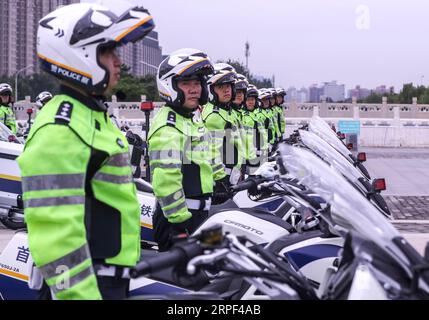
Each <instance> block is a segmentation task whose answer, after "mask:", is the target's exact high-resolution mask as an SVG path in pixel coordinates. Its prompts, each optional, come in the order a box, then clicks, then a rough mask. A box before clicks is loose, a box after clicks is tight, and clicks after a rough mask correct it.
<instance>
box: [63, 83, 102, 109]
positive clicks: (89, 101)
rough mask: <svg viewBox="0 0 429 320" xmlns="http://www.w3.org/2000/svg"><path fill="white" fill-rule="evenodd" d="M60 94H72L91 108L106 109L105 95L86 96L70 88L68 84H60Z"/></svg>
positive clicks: (71, 95)
mask: <svg viewBox="0 0 429 320" xmlns="http://www.w3.org/2000/svg"><path fill="white" fill-rule="evenodd" d="M60 94H65V95H67V96H70V97H72V98H74V99H76V100H78V101H79V102H81V103H83V104H84V105H85V106H87V107H88V108H89V109H91V110H94V111H106V110H107V106H106V105H105V104H104V102H105V100H106V98H105V97H103V96H97V97H95V96H94V97H89V96H86V95H84V94H82V93H80V92H79V91H77V90H75V89H73V88H70V87H68V86H64V85H61V86H60Z"/></svg>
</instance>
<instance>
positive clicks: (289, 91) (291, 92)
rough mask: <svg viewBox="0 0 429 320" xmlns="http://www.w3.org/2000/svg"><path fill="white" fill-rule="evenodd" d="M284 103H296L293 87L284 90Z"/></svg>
mask: <svg viewBox="0 0 429 320" xmlns="http://www.w3.org/2000/svg"><path fill="white" fill-rule="evenodd" d="M285 101H286V102H292V101H295V102H296V88H295V87H289V88H288V89H287V90H286V97H285Z"/></svg>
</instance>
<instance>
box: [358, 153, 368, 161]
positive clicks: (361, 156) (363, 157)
mask: <svg viewBox="0 0 429 320" xmlns="http://www.w3.org/2000/svg"><path fill="white" fill-rule="evenodd" d="M357 159H358V161H359V162H365V161H366V153H365V152H359V153H358V155H357Z"/></svg>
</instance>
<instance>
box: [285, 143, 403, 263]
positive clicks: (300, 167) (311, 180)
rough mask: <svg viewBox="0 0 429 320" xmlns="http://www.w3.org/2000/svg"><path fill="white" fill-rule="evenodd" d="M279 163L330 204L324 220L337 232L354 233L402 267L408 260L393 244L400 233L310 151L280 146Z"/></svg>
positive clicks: (333, 170)
mask: <svg viewBox="0 0 429 320" xmlns="http://www.w3.org/2000/svg"><path fill="white" fill-rule="evenodd" d="M279 151H280V156H281V160H282V162H283V165H284V166H285V168H286V170H287V171H288V173H289V174H290V175H291V176H292V177H293V178H296V179H298V180H299V181H300V183H301V184H303V185H305V186H306V187H308V188H309V189H311V190H312V191H314V192H315V193H317V194H318V195H319V196H321V197H322V198H323V199H324V200H325V201H326V202H327V203H329V204H330V205H331V213H330V215H329V216H324V218H325V220H326V221H327V222H328V223H329V224H331V226H332V227H334V228H335V229H336V230H340V231H341V230H342V231H346V232H347V231H354V232H356V233H358V234H359V235H361V236H362V237H363V238H364V239H368V240H371V241H373V242H374V243H376V244H377V245H378V246H379V247H380V248H383V249H385V250H386V252H387V253H389V254H391V255H393V256H395V257H396V258H397V259H399V261H401V262H402V263H403V264H404V265H405V266H409V261H408V259H407V258H406V257H405V256H404V254H403V253H402V251H401V250H400V249H399V248H398V247H397V246H396V245H395V244H394V243H393V242H392V239H393V238H396V237H401V235H400V234H399V232H398V231H397V230H396V229H395V228H394V227H393V226H392V225H391V224H390V223H389V222H388V221H387V220H386V218H385V217H384V216H383V215H381V214H380V213H379V212H378V211H377V209H376V208H374V206H373V205H372V204H371V203H370V202H369V201H368V200H367V199H366V198H365V197H364V196H363V195H362V194H361V193H360V192H359V191H357V190H356V189H355V188H354V187H353V186H352V185H351V184H350V183H348V182H347V180H345V178H344V177H342V176H341V174H339V173H338V172H337V171H336V170H335V169H334V168H333V167H331V166H330V165H328V164H326V163H325V162H324V161H323V160H321V159H320V158H319V157H317V156H316V155H315V154H313V153H312V152H310V151H308V150H305V149H303V148H297V147H292V146H288V145H286V144H283V145H281V146H280V148H279Z"/></svg>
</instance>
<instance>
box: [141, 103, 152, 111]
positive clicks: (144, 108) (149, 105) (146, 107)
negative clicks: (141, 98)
mask: <svg viewBox="0 0 429 320" xmlns="http://www.w3.org/2000/svg"><path fill="white" fill-rule="evenodd" d="M154 108H155V107H154V105H153V102H152V101H146V102H142V103H141V104H140V110H141V111H152V110H153V109H154Z"/></svg>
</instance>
